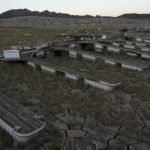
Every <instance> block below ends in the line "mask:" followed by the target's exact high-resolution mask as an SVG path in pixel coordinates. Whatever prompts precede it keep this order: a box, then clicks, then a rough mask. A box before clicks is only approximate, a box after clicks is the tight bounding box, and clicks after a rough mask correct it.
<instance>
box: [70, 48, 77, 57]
mask: <svg viewBox="0 0 150 150" xmlns="http://www.w3.org/2000/svg"><path fill="white" fill-rule="evenodd" d="M69 57H71V58H75V59H76V58H77V52H75V51H71V50H69Z"/></svg>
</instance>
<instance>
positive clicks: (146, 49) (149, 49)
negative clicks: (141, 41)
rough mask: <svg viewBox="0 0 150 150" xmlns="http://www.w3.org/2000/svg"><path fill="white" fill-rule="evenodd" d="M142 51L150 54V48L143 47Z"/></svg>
mask: <svg viewBox="0 0 150 150" xmlns="http://www.w3.org/2000/svg"><path fill="white" fill-rule="evenodd" d="M141 51H145V52H150V48H147V47H143V48H141Z"/></svg>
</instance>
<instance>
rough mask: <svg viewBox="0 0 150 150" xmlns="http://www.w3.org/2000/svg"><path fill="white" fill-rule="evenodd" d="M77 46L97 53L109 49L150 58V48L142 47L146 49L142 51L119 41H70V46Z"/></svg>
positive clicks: (113, 51)
mask: <svg viewBox="0 0 150 150" xmlns="http://www.w3.org/2000/svg"><path fill="white" fill-rule="evenodd" d="M68 43H69V42H68ZM77 47H80V48H81V49H83V50H89V51H96V52H99V53H102V52H103V51H109V52H112V53H117V54H119V53H123V54H126V55H128V56H132V57H141V58H143V59H148V60H150V48H143V49H147V51H142V50H141V49H142V48H141V49H138V48H137V49H136V47H134V46H132V45H129V44H124V46H123V47H122V46H120V44H119V43H117V42H110V41H76V42H73V41H70V48H77ZM131 47H132V48H131Z"/></svg>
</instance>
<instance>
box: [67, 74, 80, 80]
mask: <svg viewBox="0 0 150 150" xmlns="http://www.w3.org/2000/svg"><path fill="white" fill-rule="evenodd" d="M65 77H66V78H69V79H72V80H75V81H77V80H79V77H77V76H75V75H72V74H70V73H65Z"/></svg>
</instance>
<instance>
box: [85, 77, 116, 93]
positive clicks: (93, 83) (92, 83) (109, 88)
mask: <svg viewBox="0 0 150 150" xmlns="http://www.w3.org/2000/svg"><path fill="white" fill-rule="evenodd" d="M84 83H85V84H87V85H90V86H93V87H96V88H99V89H103V90H105V91H112V90H113V88H114V87H112V86H110V85H109V84H108V83H105V82H101V81H99V82H96V81H92V80H88V79H84Z"/></svg>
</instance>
